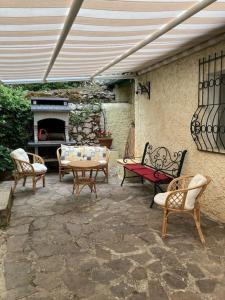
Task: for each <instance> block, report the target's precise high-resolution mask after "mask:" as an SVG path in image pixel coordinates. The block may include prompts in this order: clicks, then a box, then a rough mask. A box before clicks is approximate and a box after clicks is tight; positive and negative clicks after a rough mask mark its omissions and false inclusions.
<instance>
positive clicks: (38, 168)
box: [32, 163, 47, 173]
mask: <svg viewBox="0 0 225 300" xmlns="http://www.w3.org/2000/svg"><path fill="white" fill-rule="evenodd" d="M32 166H33V168H34V172H37V173H39V172H46V171H47V167H46V166H45V165H43V164H39V163H34V164H32Z"/></svg>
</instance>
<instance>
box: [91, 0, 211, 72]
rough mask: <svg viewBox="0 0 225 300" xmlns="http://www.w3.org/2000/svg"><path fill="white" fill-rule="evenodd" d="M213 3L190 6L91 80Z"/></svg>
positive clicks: (205, 2)
mask: <svg viewBox="0 0 225 300" xmlns="http://www.w3.org/2000/svg"><path fill="white" fill-rule="evenodd" d="M213 2H216V0H201V1H200V2H197V3H196V4H194V5H193V6H191V7H190V8H189V9H187V10H186V11H184V12H183V13H181V14H180V15H178V16H177V17H176V18H174V19H173V20H172V21H170V22H169V23H167V24H165V25H164V26H162V27H161V28H160V29H158V30H156V31H155V32H153V33H152V34H150V35H148V36H147V37H146V38H145V39H144V40H142V41H141V42H139V43H137V44H136V45H135V46H134V47H132V48H130V49H128V50H127V51H125V52H124V53H122V54H121V55H119V56H117V57H116V58H115V59H114V60H112V61H111V62H110V63H109V64H107V65H106V66H104V67H102V68H101V69H99V70H98V71H96V72H95V73H94V74H93V75H92V76H91V78H94V77H95V76H97V75H99V74H101V73H102V72H104V71H106V70H107V69H109V68H111V67H112V66H114V65H115V64H117V63H119V62H120V61H121V60H123V59H125V58H126V57H128V56H130V55H131V54H133V53H134V52H136V51H138V50H139V49H141V48H143V47H144V46H146V45H147V44H149V43H151V42H153V41H154V40H156V39H157V38H159V37H160V36H162V35H163V34H165V33H167V32H168V31H169V30H171V29H173V28H174V27H176V26H177V25H179V24H180V23H182V22H184V21H185V20H187V19H188V18H190V17H192V16H193V15H194V14H196V13H198V12H199V11H200V10H202V9H204V8H205V7H207V6H209V5H210V4H212V3H213Z"/></svg>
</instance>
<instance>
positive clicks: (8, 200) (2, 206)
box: [0, 188, 13, 227]
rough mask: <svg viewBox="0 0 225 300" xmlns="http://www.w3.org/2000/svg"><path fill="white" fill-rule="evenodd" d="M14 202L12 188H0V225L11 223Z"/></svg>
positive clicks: (4, 225)
mask: <svg viewBox="0 0 225 300" xmlns="http://www.w3.org/2000/svg"><path fill="white" fill-rule="evenodd" d="M12 204H13V193H12V189H11V188H1V189H0V227H6V226H7V225H8V224H9V221H10V216H11V208H12Z"/></svg>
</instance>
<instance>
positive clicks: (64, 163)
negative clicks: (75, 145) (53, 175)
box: [61, 160, 70, 166]
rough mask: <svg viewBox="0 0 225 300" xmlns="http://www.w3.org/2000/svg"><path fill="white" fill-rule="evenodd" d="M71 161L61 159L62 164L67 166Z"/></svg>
mask: <svg viewBox="0 0 225 300" xmlns="http://www.w3.org/2000/svg"><path fill="white" fill-rule="evenodd" d="M69 163H70V161H69V160H61V165H63V166H66V165H68V164H69Z"/></svg>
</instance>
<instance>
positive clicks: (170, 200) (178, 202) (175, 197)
mask: <svg viewBox="0 0 225 300" xmlns="http://www.w3.org/2000/svg"><path fill="white" fill-rule="evenodd" d="M182 177H184V178H186V179H190V178H192V177H193V176H182ZM210 180H211V179H210V178H209V177H207V182H206V183H205V184H199V185H196V186H195V187H193V188H184V189H176V190H173V191H169V194H168V196H167V198H166V202H165V207H166V208H172V209H184V206H185V201H186V197H187V193H188V192H189V191H192V190H196V189H201V190H200V192H199V194H198V195H197V197H196V199H195V201H196V202H197V201H198V199H199V198H200V197H201V195H202V193H203V192H204V190H205V189H206V187H207V185H208V184H209V182H210Z"/></svg>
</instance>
